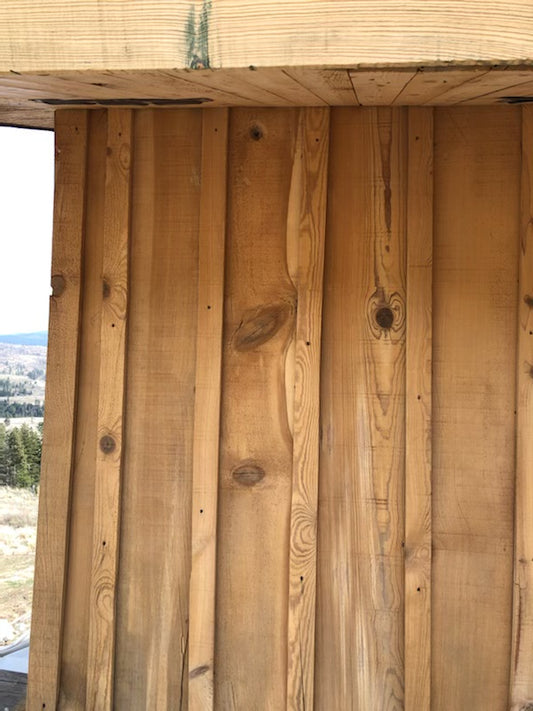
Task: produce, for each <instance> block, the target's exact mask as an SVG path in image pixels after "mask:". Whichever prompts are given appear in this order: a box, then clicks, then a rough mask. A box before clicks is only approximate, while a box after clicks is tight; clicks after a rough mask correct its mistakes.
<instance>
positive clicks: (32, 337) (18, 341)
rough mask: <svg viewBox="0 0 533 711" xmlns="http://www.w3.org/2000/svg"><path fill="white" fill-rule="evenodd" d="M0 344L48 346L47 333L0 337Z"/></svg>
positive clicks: (13, 334)
mask: <svg viewBox="0 0 533 711" xmlns="http://www.w3.org/2000/svg"><path fill="white" fill-rule="evenodd" d="M0 343H11V344H12V345H15V346H46V345H47V344H48V332H47V331H38V332H36V333H11V334H8V335H5V336H1V335H0Z"/></svg>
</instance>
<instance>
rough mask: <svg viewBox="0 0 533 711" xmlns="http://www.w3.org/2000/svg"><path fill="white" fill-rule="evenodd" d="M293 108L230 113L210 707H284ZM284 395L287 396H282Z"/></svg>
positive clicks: (291, 371) (295, 123) (293, 307)
mask: <svg viewBox="0 0 533 711" xmlns="http://www.w3.org/2000/svg"><path fill="white" fill-rule="evenodd" d="M297 128H298V111H297V110H293V109H289V110H283V111H279V110H276V109H270V110H269V109H260V110H245V109H238V110H234V111H232V115H231V120H230V132H229V161H228V167H229V177H228V204H229V205H230V206H231V207H229V209H228V226H227V243H226V249H227V252H226V253H227V258H226V287H225V289H226V295H225V299H226V303H225V318H224V351H223V374H222V409H221V448H220V490H219V517H218V520H219V523H218V535H217V547H218V555H217V606H216V615H217V631H216V651H215V665H216V677H215V684H216V691H215V701H216V708H221V709H222V708H223V709H256V708H271V709H282V708H284V707H285V705H286V679H287V590H288V562H289V530H290V509H291V488H292V462H293V451H292V432H291V422H290V420H291V419H292V418H291V414H292V406H291V402H290V400H291V398H290V390H291V388H290V385H289V386H288V387H287V386H286V384H287V383H293V382H294V352H293V351H292V343H293V341H294V336H295V318H296V298H297V292H296V289H295V286H294V284H293V283H292V281H291V279H290V277H289V274H288V272H287V215H288V203H289V192H290V184H291V174H292V166H293V161H294V150H295V140H296V132H297ZM287 392H289V397H288V395H287Z"/></svg>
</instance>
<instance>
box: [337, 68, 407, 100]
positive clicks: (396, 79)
mask: <svg viewBox="0 0 533 711" xmlns="http://www.w3.org/2000/svg"><path fill="white" fill-rule="evenodd" d="M415 76H416V72H415V71H414V70H412V69H410V70H409V69H408V70H406V71H389V70H387V71H372V72H364V71H362V72H350V79H351V81H352V84H353V88H354V92H355V96H356V98H357V101H358V103H359V104H361V106H390V105H391V104H394V103H397V101H396V100H397V98H398V97H399V96H400V95H401V93H402V91H403V90H404V89H405V88H406V87H407V86H409V82H410V81H411V80H412V79H413V78H414V77H415Z"/></svg>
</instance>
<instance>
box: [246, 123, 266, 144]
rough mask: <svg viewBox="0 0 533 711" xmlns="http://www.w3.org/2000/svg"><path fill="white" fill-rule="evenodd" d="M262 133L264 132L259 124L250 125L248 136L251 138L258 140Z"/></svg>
mask: <svg viewBox="0 0 533 711" xmlns="http://www.w3.org/2000/svg"><path fill="white" fill-rule="evenodd" d="M264 135H265V133H264V131H263V129H262V127H261V126H259V124H257V123H254V125H253V126H251V127H250V138H251V139H252V140H254V141H260V140H261V139H262V138H263V136H264Z"/></svg>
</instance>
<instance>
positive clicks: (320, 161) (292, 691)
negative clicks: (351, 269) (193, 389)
mask: <svg viewBox="0 0 533 711" xmlns="http://www.w3.org/2000/svg"><path fill="white" fill-rule="evenodd" d="M328 146H329V110H324V109H302V110H301V112H300V120H299V124H298V133H297V137H296V145H295V152H294V161H293V166H292V178H291V186H290V196H289V205H288V215H287V251H288V256H287V266H288V271H289V276H290V278H291V281H292V282H293V284H294V287H295V289H296V291H297V294H298V311H297V316H296V333H295V343H294V385H293V395H292V398H293V400H292V407H293V414H292V418H291V419H292V422H291V424H292V433H293V461H292V499H291V525H290V544H289V545H290V554H289V588H288V596H289V607H288V643H287V655H288V656H287V673H288V678H287V709H293V710H297V709H298V710H302V711H303V710H304V709H309V708H313V693H314V656H315V598H316V545H317V539H316V529H317V507H318V460H319V409H320V404H319V403H320V350H321V325H322V296H323V274H324V241H325V226H326V194H327V168H328Z"/></svg>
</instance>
